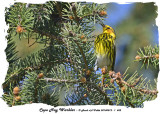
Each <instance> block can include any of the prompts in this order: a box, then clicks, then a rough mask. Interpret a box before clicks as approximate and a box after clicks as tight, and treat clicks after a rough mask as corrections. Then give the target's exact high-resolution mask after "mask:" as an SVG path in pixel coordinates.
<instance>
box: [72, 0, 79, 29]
mask: <svg viewBox="0 0 160 114" xmlns="http://www.w3.org/2000/svg"><path fill="white" fill-rule="evenodd" d="M72 12H73V14H74V17H75V20H76V22H77V25H78V26H79V18H78V16H77V11H76V5H75V2H74V3H72Z"/></svg>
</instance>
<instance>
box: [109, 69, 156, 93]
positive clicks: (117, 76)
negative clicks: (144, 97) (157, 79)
mask: <svg viewBox="0 0 160 114" xmlns="http://www.w3.org/2000/svg"><path fill="white" fill-rule="evenodd" d="M109 76H110V77H111V79H113V80H115V81H116V82H117V84H118V85H119V86H120V87H123V86H124V85H126V86H128V87H131V88H133V89H135V90H137V91H140V92H143V93H145V94H152V95H155V94H157V93H158V91H157V90H148V89H139V88H136V87H135V86H136V85H137V83H138V82H139V81H140V79H141V78H140V77H139V78H137V79H136V80H135V82H134V83H133V84H128V83H127V82H126V81H124V80H123V79H122V75H121V74H120V72H118V73H115V72H114V71H110V72H109ZM123 84H124V85H123Z"/></svg>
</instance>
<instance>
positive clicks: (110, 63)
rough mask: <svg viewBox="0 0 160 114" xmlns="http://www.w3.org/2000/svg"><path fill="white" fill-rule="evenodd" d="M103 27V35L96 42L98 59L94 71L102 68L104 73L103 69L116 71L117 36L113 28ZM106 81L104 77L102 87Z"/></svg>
mask: <svg viewBox="0 0 160 114" xmlns="http://www.w3.org/2000/svg"><path fill="white" fill-rule="evenodd" d="M101 25H102V27H103V33H101V34H99V35H98V36H97V37H96V39H95V41H94V50H95V55H96V57H97V59H96V62H95V68H94V70H95V71H96V70H97V69H98V68H101V71H102V69H103V68H105V70H106V71H107V72H109V71H110V70H112V71H113V70H114V64H115V57H116V46H115V39H116V34H115V31H114V29H113V28H112V27H111V26H109V25H104V24H101ZM102 74H103V73H102ZM104 80H105V78H104V77H102V86H103V85H104Z"/></svg>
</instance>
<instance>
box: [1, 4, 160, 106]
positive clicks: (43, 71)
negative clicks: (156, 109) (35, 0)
mask: <svg viewBox="0 0 160 114" xmlns="http://www.w3.org/2000/svg"><path fill="white" fill-rule="evenodd" d="M106 9H107V5H106V4H95V3H83V2H82V3H65V2H54V1H49V2H47V3H45V4H26V3H15V4H14V5H12V6H11V7H10V8H6V23H7V24H9V29H8V36H7V39H8V45H7V48H6V54H7V60H8V62H9V68H8V72H7V75H6V78H5V82H4V83H3V90H4V94H3V96H2V98H3V99H4V101H6V102H7V104H8V105H9V106H14V105H22V104H28V103H45V104H48V105H52V106H59V105H86V104H88V105H94V104H96V105H98V104H101V105H104V104H109V105H124V106H128V107H143V102H144V101H147V100H153V99H155V98H156V95H157V93H158V92H157V90H156V86H155V87H152V86H151V85H150V83H149V82H148V81H145V79H144V78H143V77H142V75H141V74H138V72H136V71H133V74H132V75H130V74H128V73H127V70H128V69H126V72H125V73H123V74H122V73H120V72H118V73H115V72H114V71H110V72H109V73H106V74H103V75H104V76H105V77H106V80H105V84H106V85H105V87H104V88H103V89H102V88H101V87H100V83H101V79H100V77H101V75H102V74H101V73H96V72H95V71H93V68H94V66H95V59H96V58H95V55H94V49H93V38H95V36H93V35H92V34H91V33H93V32H94V30H95V27H94V26H95V25H94V24H95V23H99V24H101V23H103V20H104V18H106V17H107V15H106V12H105V10H106ZM33 35H34V36H35V37H36V38H35V39H36V41H35V42H34V44H33V45H35V44H36V43H40V44H44V48H42V49H41V50H39V51H38V52H35V53H33V54H31V55H28V56H27V57H25V58H21V57H18V56H17V53H18V52H17V51H16V49H15V47H16V45H15V42H13V39H14V38H15V36H18V37H19V39H16V40H21V39H22V38H26V39H28V42H30V40H31V39H30V36H33ZM28 42H26V43H28ZM158 50H159V47H158V46H155V47H151V46H148V47H145V48H144V50H142V49H140V51H138V56H136V61H140V62H141V61H142V63H143V66H144V64H146V63H147V68H149V66H150V64H152V65H153V66H154V67H155V68H156V69H158V65H159V60H158V58H159V52H158ZM15 87H18V88H20V91H18V92H17V93H15V91H14V88H15ZM18 96H20V97H19V98H17V97H18Z"/></svg>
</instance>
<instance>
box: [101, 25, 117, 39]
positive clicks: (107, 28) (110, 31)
mask: <svg viewBox="0 0 160 114" xmlns="http://www.w3.org/2000/svg"><path fill="white" fill-rule="evenodd" d="M103 33H107V34H109V35H111V36H112V37H113V38H114V39H115V38H116V35H115V32H114V29H113V28H112V27H110V26H109V25H103Z"/></svg>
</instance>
